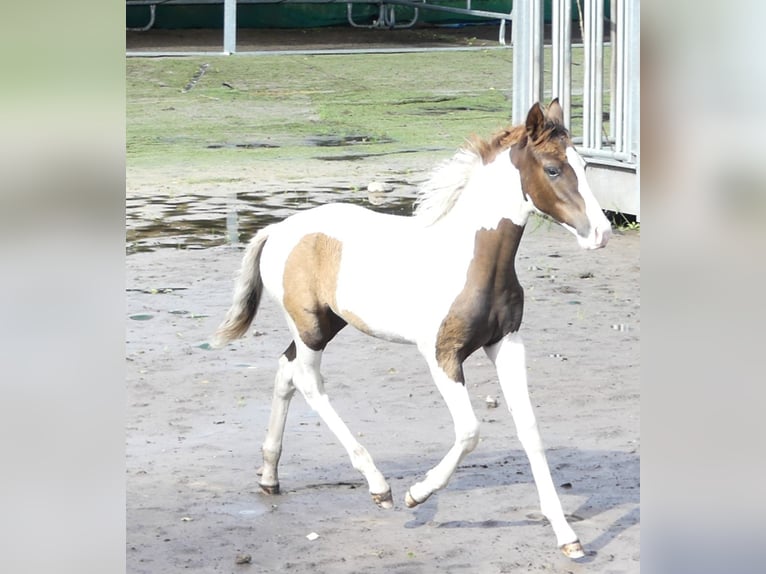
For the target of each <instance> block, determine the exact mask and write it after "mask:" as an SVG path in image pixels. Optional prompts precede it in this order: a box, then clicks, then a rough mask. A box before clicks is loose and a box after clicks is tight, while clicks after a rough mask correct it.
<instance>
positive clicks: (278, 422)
mask: <svg viewBox="0 0 766 574" xmlns="http://www.w3.org/2000/svg"><path fill="white" fill-rule="evenodd" d="M294 362H295V343H291V344H290V346H289V347H288V348H287V350H286V351H285V352H284V353H283V354H282V356H281V357H280V358H279V368H278V369H277V374H276V377H275V379H274V393H273V395H272V398H271V414H270V415H269V427H268V430H267V431H266V439H265V440H264V441H263V447H262V452H263V467H261V470H260V474H261V479H260V482H259V486H260V487H261V490H263V492H265V493H266V494H279V474H278V471H277V466H278V465H279V458H280V456H281V455H282V439H283V437H284V434H285V422H286V421H287V410H288V409H289V407H290V400H291V399H292V398H293V395H294V394H295V385H294V384H293V370H294Z"/></svg>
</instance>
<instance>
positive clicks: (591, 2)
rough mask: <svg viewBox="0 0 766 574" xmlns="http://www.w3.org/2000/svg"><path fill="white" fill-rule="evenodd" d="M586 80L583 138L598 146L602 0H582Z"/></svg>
mask: <svg viewBox="0 0 766 574" xmlns="http://www.w3.org/2000/svg"><path fill="white" fill-rule="evenodd" d="M583 12H584V18H583V20H584V25H585V30H584V38H583V42H584V44H585V70H584V72H585V82H584V86H583V142H582V145H583V147H585V148H591V149H601V129H602V127H603V120H602V117H601V114H602V103H603V93H602V90H603V73H604V41H603V37H604V3H603V0H585V9H584V10H583Z"/></svg>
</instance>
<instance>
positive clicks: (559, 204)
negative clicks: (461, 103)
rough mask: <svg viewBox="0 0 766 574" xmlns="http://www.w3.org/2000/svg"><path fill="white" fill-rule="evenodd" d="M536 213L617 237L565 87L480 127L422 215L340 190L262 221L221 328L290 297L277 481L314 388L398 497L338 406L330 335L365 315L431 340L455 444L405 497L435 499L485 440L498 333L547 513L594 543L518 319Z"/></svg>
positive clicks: (342, 432) (376, 329) (574, 551)
mask: <svg viewBox="0 0 766 574" xmlns="http://www.w3.org/2000/svg"><path fill="white" fill-rule="evenodd" d="M533 212H539V213H543V214H545V215H547V216H549V217H550V218H552V219H553V220H555V221H556V222H558V223H559V224H561V225H562V226H564V227H565V228H566V229H568V230H570V231H571V232H572V233H573V234H574V235H575V236H576V237H577V241H578V242H579V243H580V245H581V246H582V247H584V248H587V249H596V248H599V247H603V246H604V245H606V243H607V241H608V239H609V235H610V233H611V227H610V224H609V222H608V221H607V219H606V217H605V216H604V214H603V213H602V211H601V209H600V207H599V205H598V202H597V201H596V199H595V198H594V197H593V194H592V193H591V191H590V188H589V187H588V184H587V182H586V181H585V177H584V161H583V159H582V158H581V157H580V156H579V155H578V154H577V152H575V149H574V147H573V146H572V141H571V139H570V136H569V133H568V131H567V130H566V128H565V127H564V125H563V117H562V111H561V107H560V105H559V102H558V100H553V102H551V104H550V106H549V107H548V109H547V110H546V109H544V108H543V107H542V106H541V105H540V104H535V105H534V106H532V108H531V109H530V111H529V113H528V115H527V119H526V122H525V124H524V125H519V126H515V127H510V128H507V129H505V130H502V131H500V132H499V133H498V134H496V135H495V136H494V137H493V138H492V139H491V140H490V141H484V140H481V139H474V140H472V141H470V142H469V143H468V144H467V145H466V146H465V147H464V148H463V149H461V150H459V151H458V152H457V153H456V154H455V156H454V157H453V158H452V159H451V160H449V161H447V162H445V163H443V164H442V165H440V166H439V167H438V168H437V169H436V171H435V172H434V173H433V175H432V177H431V179H430V180H429V181H428V182H427V183H425V185H424V186H423V188H422V189H421V191H420V195H419V198H418V203H417V208H416V210H415V213H414V215H413V216H412V217H402V216H394V215H385V214H381V213H376V212H373V211H369V210H367V209H364V208H362V207H358V206H353V205H348V204H340V203H338V204H328V205H323V206H320V207H316V208H313V209H308V210H305V211H301V212H299V213H296V214H294V215H292V216H290V217H288V218H287V219H285V220H284V221H282V222H280V223H276V224H273V225H269V226H268V227H265V228H264V229H262V230H261V231H259V232H258V233H257V235H256V236H255V237H254V238H253V239H252V240H251V241H250V244H249V245H248V247H247V250H246V252H245V255H244V258H243V261H242V267H241V269H240V272H239V277H238V279H237V283H236V288H235V292H234V302H233V304H232V306H231V308H230V309H229V311H228V313H227V315H226V318H225V320H224V322H223V323H222V324H221V326H220V327H219V329H218V331H217V332H216V335H215V340H214V342H215V344H216V345H218V346H220V345H223V344H225V343H226V342H228V341H230V340H232V339H235V338H238V337H241V336H242V335H244V333H245V332H246V331H247V329H248V327H249V325H250V323H251V322H252V320H253V318H254V317H255V314H256V311H257V310H258V304H259V302H260V299H261V295H262V293H263V291H264V289H265V290H266V291H267V292H268V293H270V294H271V295H272V296H273V297H274V298H275V299H276V301H277V302H278V303H279V304H280V305H281V306H282V309H283V310H284V313H285V318H286V321H287V325H288V327H289V329H290V333H291V335H292V342H291V343H290V345H289V347H288V348H287V350H285V352H284V353H283V354H282V356H281V357H280V359H279V368H278V371H277V375H276V380H275V386H274V395H273V400H272V408H271V416H270V419H269V427H268V431H267V434H266V439H265V442H264V443H263V459H264V464H263V474H262V476H261V481H260V486H261V488H262V489H263V490H264V491H265V492H267V493H269V494H276V493H278V492H279V479H278V475H277V465H278V462H279V457H280V455H281V452H282V436H283V433H284V428H285V420H286V417H287V409H288V406H289V404H290V399H291V398H292V396H293V394H294V392H295V389H298V390H299V391H300V392H301V394H302V395H303V396H304V397H305V399H306V401H307V403H308V404H309V405H310V406H311V407H312V408H313V409H314V410H315V411H316V412H317V413H318V414H319V416H320V417H321V418H322V420H323V421H324V422H325V423H326V424H327V426H328V427H329V428H330V430H331V431H332V432H333V433H334V434H335V436H336V437H337V438H338V440H339V441H340V442H341V444H342V445H343V446H344V447H345V449H346V451H347V452H348V455H349V457H350V458H351V463H352V464H353V466H354V468H356V469H357V470H359V471H360V472H361V473H362V475H364V478H365V479H366V480H367V483H368V486H369V490H370V493H371V494H372V498H373V500H374V501H375V503H376V504H378V505H379V506H380V507H382V508H391V507H392V506H393V499H392V496H391V489H390V487H389V485H388V482H387V481H386V479H385V477H384V476H383V475H382V474H381V473H380V471H379V470H378V469H377V467H376V466H375V463H374V462H373V460H372V457H371V456H370V454H369V453H368V452H367V450H366V449H365V448H364V447H363V446H362V445H361V444H359V442H358V441H357V440H356V438H355V437H354V435H353V434H352V433H351V431H350V430H349V429H348V427H347V426H346V424H345V423H344V422H343V420H341V418H340V417H339V416H338V414H337V413H336V411H335V410H334V409H333V407H332V405H331V404H330V401H329V399H328V396H327V394H326V393H325V389H324V383H323V380H322V375H321V374H320V363H321V359H322V352H323V351H324V349H325V347H326V346H327V344H328V343H329V342H330V341H331V340H332V338H333V337H334V336H335V335H336V334H337V333H338V332H339V331H340V330H341V329H342V328H343V327H345V326H346V325H347V324H351V325H353V326H354V327H356V328H357V329H359V330H360V331H362V332H363V333H366V334H368V335H371V336H373V337H379V338H382V339H386V340H389V341H396V342H401V343H412V344H415V345H417V347H418V350H419V351H420V352H421V354H422V355H423V357H424V359H425V361H426V363H427V364H428V367H429V369H430V372H431V375H432V377H433V379H434V382H435V383H436V386H437V388H438V389H439V392H440V393H441V395H442V397H443V398H444V401H445V402H446V403H447V407H448V408H449V410H450V413H451V415H452V418H453V421H454V426H455V443H454V444H453V446H452V448H450V450H449V451H448V452H447V454H446V455H445V456H444V458H443V459H442V460H441V461H440V462H439V464H437V465H436V466H435V467H434V468H432V469H431V470H430V471H428V473H426V475H425V477H424V478H423V479H422V480H421V481H419V482H417V483H415V484H413V485H412V486H411V487H410V489H409V490H408V491H407V493H406V494H405V497H404V500H405V504H406V505H407V506H408V507H414V506H416V505H418V504H421V503H423V502H425V501H426V500H427V499H428V497H429V496H431V494H433V493H434V492H435V491H437V490H439V489H441V488H443V487H444V486H446V484H447V483H448V481H449V479H450V477H451V476H452V474H453V473H454V471H455V468H456V467H457V465H458V464H459V463H460V461H461V460H462V459H463V457H465V455H466V454H468V453H469V452H471V451H472V450H473V449H474V448H475V447H476V444H477V443H478V440H479V423H478V421H477V419H476V416H475V414H474V412H473V409H472V408H471V401H470V397H469V395H468V391H467V390H466V386H465V378H464V375H463V361H465V359H466V358H467V357H468V356H469V355H471V354H472V353H473V352H474V351H476V350H478V349H479V348H483V349H484V351H485V352H486V353H487V355H488V356H489V358H490V359H491V360H492V361H493V363H494V364H495V366H496V368H497V374H498V377H499V379H500V385H501V387H502V390H503V394H504V395H505V398H506V402H507V404H508V407H509V409H510V411H511V413H512V415H513V419H514V423H515V425H516V429H517V432H518V435H519V440H520V441H521V444H522V445H523V447H524V450H525V451H526V453H527V456H528V458H529V462H530V465H531V467H532V473H533V476H534V480H535V484H536V486H537V490H538V494H539V497H540V505H541V510H542V513H543V514H544V515H545V516H546V517H547V518H548V520H549V521H550V523H551V526H552V527H553V530H554V533H555V534H556V538H557V542H558V545H559V546H560V547H561V549H562V551H563V552H564V554H566V555H567V556H570V557H572V558H577V557H581V556H583V549H582V546H581V545H580V542H579V541H578V539H577V536H576V535H575V533H574V531H573V530H572V528H571V527H570V526H569V524H568V523H567V521H566V519H565V517H564V512H563V510H562V507H561V503H560V501H559V498H558V495H557V494H556V491H555V488H554V485H553V481H552V479H551V475H550V470H549V468H548V463H547V461H546V457H545V453H544V451H543V446H542V442H541V440H540V435H539V432H538V429H537V423H536V421H535V415H534V413H533V410H532V405H531V403H530V400H529V395H528V392H527V378H526V366H525V355H524V346H523V343H522V340H521V337H520V336H519V333H518V331H519V326H520V324H521V317H522V311H523V301H524V294H523V290H522V288H521V286H520V285H519V282H518V279H517V277H516V271H515V269H514V263H515V257H516V251H517V249H518V246H519V241H520V240H521V236H522V233H523V231H524V225H525V224H526V222H527V218H528V217H529V215H530V214H531V213H533Z"/></svg>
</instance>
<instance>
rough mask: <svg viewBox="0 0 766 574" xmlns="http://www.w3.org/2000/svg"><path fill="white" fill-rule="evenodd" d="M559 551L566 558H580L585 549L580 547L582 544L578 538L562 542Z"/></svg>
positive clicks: (583, 554)
mask: <svg viewBox="0 0 766 574" xmlns="http://www.w3.org/2000/svg"><path fill="white" fill-rule="evenodd" d="M561 551H562V552H563V553H564V556H566V557H567V558H582V557H583V556H585V550H583V548H582V544H580V541H579V540H575V541H574V542H569V543H568V544H564V545H563V546H562V547H561Z"/></svg>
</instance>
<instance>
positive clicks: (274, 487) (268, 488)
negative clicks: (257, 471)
mask: <svg viewBox="0 0 766 574" xmlns="http://www.w3.org/2000/svg"><path fill="white" fill-rule="evenodd" d="M258 486H260V487H261V490H262V491H263V492H264V493H266V494H279V483H277V484H259V485H258Z"/></svg>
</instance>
